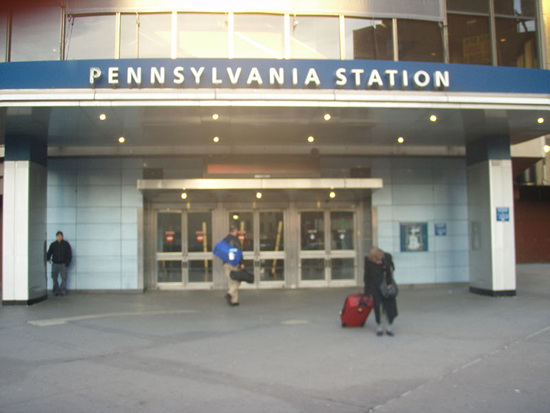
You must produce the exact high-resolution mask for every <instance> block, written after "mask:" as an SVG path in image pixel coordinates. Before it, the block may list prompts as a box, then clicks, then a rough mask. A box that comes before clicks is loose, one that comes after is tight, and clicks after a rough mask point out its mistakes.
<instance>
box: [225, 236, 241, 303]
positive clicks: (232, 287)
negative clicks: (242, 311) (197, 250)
mask: <svg viewBox="0 0 550 413" xmlns="http://www.w3.org/2000/svg"><path fill="white" fill-rule="evenodd" d="M238 233H239V231H238V230H237V227H235V226H231V227H230V228H229V234H228V235H227V237H225V240H226V241H227V243H228V244H229V245H231V246H232V247H233V248H238V249H239V250H241V251H242V250H243V247H242V245H241V242H240V241H239V238H238V237H237V235H238ZM243 268H244V265H243V263H242V260H241V262H240V263H239V264H237V266H233V265H231V264H230V263H228V262H224V263H223V272H224V274H225V276H226V277H227V279H228V280H229V290H228V291H227V294H226V295H225V299H226V300H227V303H228V304H229V305H230V306H231V307H234V306H237V305H239V287H240V285H241V282H240V281H237V280H234V279H232V278H231V271H238V270H240V269H243Z"/></svg>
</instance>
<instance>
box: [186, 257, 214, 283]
mask: <svg viewBox="0 0 550 413" xmlns="http://www.w3.org/2000/svg"><path fill="white" fill-rule="evenodd" d="M188 279H189V282H190V283H204V282H212V260H200V261H199V260H197V261H194V260H193V261H189V276H188Z"/></svg>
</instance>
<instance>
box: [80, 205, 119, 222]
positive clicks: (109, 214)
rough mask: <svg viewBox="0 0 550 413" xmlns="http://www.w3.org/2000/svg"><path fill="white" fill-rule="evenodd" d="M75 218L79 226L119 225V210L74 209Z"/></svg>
mask: <svg viewBox="0 0 550 413" xmlns="http://www.w3.org/2000/svg"><path fill="white" fill-rule="evenodd" d="M76 217H77V220H78V223H79V224H120V221H121V218H122V217H121V210H120V208H111V207H96V208H84V207H80V208H76Z"/></svg>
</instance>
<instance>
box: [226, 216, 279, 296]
mask: <svg viewBox="0 0 550 413" xmlns="http://www.w3.org/2000/svg"><path fill="white" fill-rule="evenodd" d="M229 222H230V225H233V226H235V227H237V229H238V237H239V240H240V241H241V244H242V245H243V256H244V264H245V267H246V269H247V270H248V271H250V272H253V273H254V277H255V285H256V286H267V285H271V286H272V285H275V284H276V283H280V284H283V283H284V281H285V244H284V242H285V240H284V214H283V211H231V212H229ZM242 285H243V286H245V284H242Z"/></svg>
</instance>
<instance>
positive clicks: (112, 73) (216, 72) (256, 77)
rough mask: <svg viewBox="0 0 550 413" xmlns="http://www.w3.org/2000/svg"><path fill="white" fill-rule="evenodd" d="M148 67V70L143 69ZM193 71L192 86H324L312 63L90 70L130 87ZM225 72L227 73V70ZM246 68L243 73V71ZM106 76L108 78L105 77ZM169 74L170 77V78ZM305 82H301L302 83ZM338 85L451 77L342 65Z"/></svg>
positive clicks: (93, 80)
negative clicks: (305, 66) (306, 65)
mask: <svg viewBox="0 0 550 413" xmlns="http://www.w3.org/2000/svg"><path fill="white" fill-rule="evenodd" d="M147 70H148V73H144V72H145V71H147ZM186 70H189V71H190V72H191V75H192V76H191V77H190V79H191V86H195V87H199V86H201V83H202V80H203V78H204V76H205V75H206V76H208V77H211V84H212V85H213V86H223V85H231V86H237V85H238V84H239V83H240V82H245V84H246V85H247V86H249V87H262V86H264V83H265V81H264V79H265V80H267V79H269V85H270V86H278V87H284V86H285V85H291V86H292V87H299V86H302V87H305V88H308V87H317V88H318V87H321V83H322V82H321V78H320V76H319V74H318V72H317V69H315V68H313V67H310V68H308V69H307V71H305V70H300V69H298V68H296V67H293V68H291V69H285V68H282V67H279V68H275V67H271V68H268V69H260V68H258V67H252V68H250V69H248V73H246V72H245V71H244V70H243V68H242V67H226V68H225V70H223V69H220V68H218V67H211V68H207V67H205V66H201V67H193V66H191V67H189V68H184V67H183V66H177V67H175V68H174V69H173V70H172V72H171V73H168V72H167V70H166V68H165V67H163V66H160V67H154V66H153V67H150V68H149V69H147V68H145V69H144V68H142V67H128V68H127V69H126V70H122V72H121V70H120V68H119V67H109V68H107V70H106V71H107V73H106V75H104V73H103V70H102V69H101V68H99V67H91V68H90V72H89V83H90V85H91V86H92V87H93V86H96V85H98V84H99V83H101V82H105V81H106V82H107V84H108V85H110V86H112V87H116V86H118V85H119V84H120V83H121V82H122V83H125V84H126V85H127V86H128V87H132V86H136V87H143V77H144V75H145V79H147V78H148V80H149V83H150V85H151V86H160V87H164V86H165V85H166V84H167V81H168V82H171V83H172V84H173V85H176V86H182V85H184V84H185V83H186V82H188V80H187V79H186V77H185V71H186ZM224 72H225V73H224ZM243 72H244V73H243ZM104 77H105V79H104ZM167 78H168V80H167ZM301 82H302V83H301ZM333 82H334V86H335V87H340V88H341V87H344V86H347V85H348V83H349V84H350V85H353V87H354V88H355V89H359V88H365V89H389V90H392V89H395V88H401V89H407V88H408V87H409V85H412V86H413V87H415V88H416V89H425V88H427V87H430V85H431V87H432V88H434V89H445V88H448V87H450V85H451V79H450V74H449V71H447V70H444V71H442V70H435V71H433V72H428V71H426V70H417V71H416V72H414V73H411V75H410V76H409V72H408V71H407V70H397V69H386V70H383V71H381V70H378V69H372V70H365V69H363V68H352V69H346V68H343V67H340V68H338V69H336V71H335V72H334V78H333Z"/></svg>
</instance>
